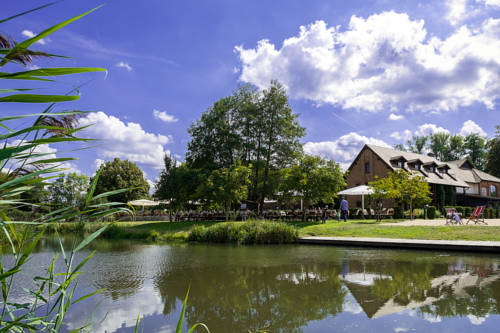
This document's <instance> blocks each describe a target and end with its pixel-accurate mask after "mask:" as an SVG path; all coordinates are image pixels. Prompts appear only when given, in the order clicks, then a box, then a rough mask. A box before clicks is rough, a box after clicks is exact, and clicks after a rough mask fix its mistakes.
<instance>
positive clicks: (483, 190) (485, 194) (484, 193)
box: [481, 187, 488, 197]
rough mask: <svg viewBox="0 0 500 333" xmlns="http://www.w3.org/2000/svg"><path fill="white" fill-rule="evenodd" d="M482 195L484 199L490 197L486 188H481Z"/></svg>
mask: <svg viewBox="0 0 500 333" xmlns="http://www.w3.org/2000/svg"><path fill="white" fill-rule="evenodd" d="M481 195H482V196H483V197H487V196H488V189H487V188H486V187H481Z"/></svg>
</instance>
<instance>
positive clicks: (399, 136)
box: [389, 130, 413, 142]
mask: <svg viewBox="0 0 500 333" xmlns="http://www.w3.org/2000/svg"><path fill="white" fill-rule="evenodd" d="M389 136H390V137H391V138H393V139H396V140H400V141H405V142H406V141H408V140H410V139H411V138H412V136H413V135H412V133H411V131H410V130H404V131H401V132H398V131H396V132H392V133H391V134H390V135H389Z"/></svg>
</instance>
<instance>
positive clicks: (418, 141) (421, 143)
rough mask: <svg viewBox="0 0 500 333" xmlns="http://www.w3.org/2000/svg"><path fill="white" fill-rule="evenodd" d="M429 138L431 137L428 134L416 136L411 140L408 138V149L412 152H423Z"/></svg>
mask: <svg viewBox="0 0 500 333" xmlns="http://www.w3.org/2000/svg"><path fill="white" fill-rule="evenodd" d="M428 140H429V137H427V136H415V137H413V138H412V139H411V140H408V142H407V143H408V150H409V151H411V152H412V153H416V154H422V153H423V152H424V148H425V147H426V144H427V141H428Z"/></svg>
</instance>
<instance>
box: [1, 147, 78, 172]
mask: <svg viewBox="0 0 500 333" xmlns="http://www.w3.org/2000/svg"><path fill="white" fill-rule="evenodd" d="M22 143H23V141H21V140H14V141H12V142H9V143H8V146H11V147H13V146H18V145H20V144H22ZM32 153H33V155H38V156H37V157H33V158H29V159H27V160H26V163H24V165H23V163H22V162H18V161H16V162H15V163H10V164H9V165H8V166H7V168H8V169H11V170H14V169H17V168H19V167H26V168H30V167H31V166H30V163H32V162H35V161H38V160H48V159H54V158H57V157H60V156H57V155H56V153H57V149H56V148H53V147H51V146H50V145H48V144H41V145H38V146H36V147H35V149H34V150H33V152H32ZM45 167H57V168H61V169H65V170H63V172H64V173H70V172H76V173H81V171H80V170H79V169H78V168H77V166H76V165H75V163H73V162H62V163H49V164H45Z"/></svg>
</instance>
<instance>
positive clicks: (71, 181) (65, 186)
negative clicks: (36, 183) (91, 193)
mask: <svg viewBox="0 0 500 333" xmlns="http://www.w3.org/2000/svg"><path fill="white" fill-rule="evenodd" d="M88 188H89V177H88V176H86V175H79V174H77V173H76V172H72V173H68V174H67V175H64V174H61V175H59V177H58V178H57V179H56V180H55V182H54V183H52V185H50V186H49V192H50V201H51V203H53V204H55V205H57V206H67V205H73V206H79V205H80V204H81V203H83V201H85V197H86V196H87V190H88Z"/></svg>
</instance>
